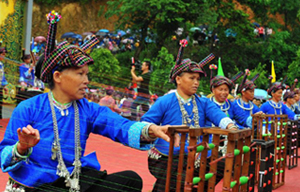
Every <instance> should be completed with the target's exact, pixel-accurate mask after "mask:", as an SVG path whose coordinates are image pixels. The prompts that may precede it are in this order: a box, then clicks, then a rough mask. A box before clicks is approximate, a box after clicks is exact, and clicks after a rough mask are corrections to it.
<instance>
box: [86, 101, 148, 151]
mask: <svg viewBox="0 0 300 192" xmlns="http://www.w3.org/2000/svg"><path fill="white" fill-rule="evenodd" d="M90 105H91V106H92V108H91V109H92V110H91V111H92V117H91V121H90V122H91V123H92V132H93V133H96V134H100V135H103V136H105V137H108V138H110V139H112V140H113V141H117V142H120V143H122V144H124V145H128V146H130V147H133V148H137V149H140V150H148V149H150V148H151V145H152V144H151V143H150V144H149V143H146V144H144V143H143V142H141V131H142V129H143V127H144V126H146V125H147V124H146V123H141V122H135V121H130V120H128V119H126V118H124V117H122V116H120V115H118V114H117V113H115V112H112V111H111V110H110V109H109V108H108V107H103V106H99V105H98V104H96V103H90Z"/></svg>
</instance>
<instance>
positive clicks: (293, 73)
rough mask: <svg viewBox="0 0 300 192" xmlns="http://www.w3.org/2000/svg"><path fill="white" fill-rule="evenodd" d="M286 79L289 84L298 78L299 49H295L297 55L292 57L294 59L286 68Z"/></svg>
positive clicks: (299, 69) (299, 65)
mask: <svg viewBox="0 0 300 192" xmlns="http://www.w3.org/2000/svg"><path fill="white" fill-rule="evenodd" d="M287 74H288V79H289V84H290V85H291V84H292V83H293V80H294V79H295V78H298V80H299V74H300V49H298V51H297V56H296V58H294V61H293V62H292V63H291V64H290V65H289V69H288V73H287Z"/></svg>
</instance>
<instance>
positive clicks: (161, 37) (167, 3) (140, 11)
mask: <svg viewBox="0 0 300 192" xmlns="http://www.w3.org/2000/svg"><path fill="white" fill-rule="evenodd" d="M208 2H209V1H206V0H134V1H133V0H114V1H108V2H107V4H108V8H107V12H106V13H105V16H106V17H107V18H109V17H111V16H114V15H116V16H117V17H119V19H118V22H117V23H116V28H121V29H125V28H128V27H129V28H130V29H131V30H132V32H135V31H138V30H139V35H140V39H141V40H142V41H141V45H140V46H139V47H138V49H137V51H136V54H135V57H136V58H138V56H139V54H140V53H141V51H142V50H143V49H144V48H145V42H144V41H143V40H144V39H145V38H146V36H147V31H148V28H149V27H150V28H152V29H153V31H154V33H156V34H157V35H156V37H157V39H156V45H157V46H158V49H160V48H161V47H162V46H164V42H165V40H166V38H168V37H170V36H171V35H172V34H174V31H175V30H176V29H177V28H178V27H179V26H180V25H183V24H184V23H185V22H187V21H189V22H195V21H196V20H197V19H198V18H199V16H200V15H201V13H203V12H204V11H205V12H206V13H210V12H209V11H208V10H207V9H209V7H208V6H207V5H208ZM100 10H101V11H100V14H102V13H103V12H102V11H103V10H104V9H103V7H101V8H100Z"/></svg>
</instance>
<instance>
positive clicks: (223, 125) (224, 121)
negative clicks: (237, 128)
mask: <svg viewBox="0 0 300 192" xmlns="http://www.w3.org/2000/svg"><path fill="white" fill-rule="evenodd" d="M230 123H233V124H234V122H233V121H232V120H231V119H230V118H229V117H225V118H223V119H221V121H220V123H219V127H221V129H226V127H227V126H228V124H230Z"/></svg>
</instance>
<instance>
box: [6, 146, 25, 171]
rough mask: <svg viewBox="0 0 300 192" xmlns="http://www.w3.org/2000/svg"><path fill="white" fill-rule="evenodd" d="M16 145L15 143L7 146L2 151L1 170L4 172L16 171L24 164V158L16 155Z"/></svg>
mask: <svg viewBox="0 0 300 192" xmlns="http://www.w3.org/2000/svg"><path fill="white" fill-rule="evenodd" d="M14 147H15V145H10V146H6V147H4V149H3V150H2V152H1V170H2V171H3V172H10V171H14V170H16V169H18V168H19V167H21V166H22V162H23V161H22V160H23V159H19V158H16V157H15V156H16V155H15V154H14V152H13V151H14Z"/></svg>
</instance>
